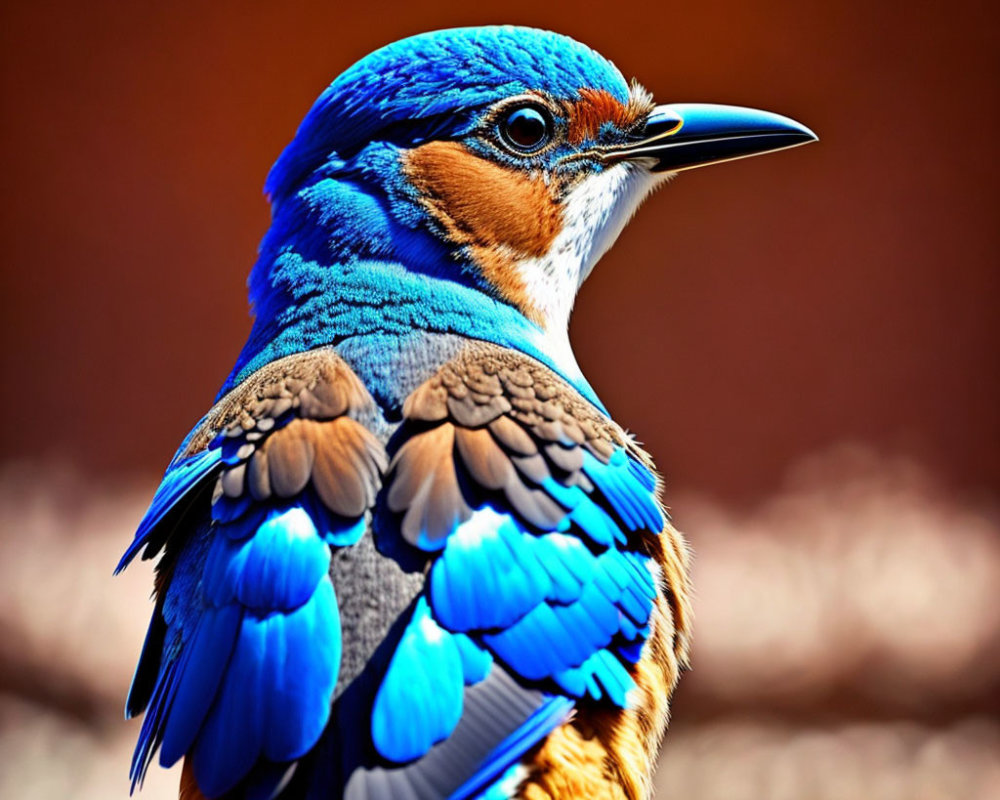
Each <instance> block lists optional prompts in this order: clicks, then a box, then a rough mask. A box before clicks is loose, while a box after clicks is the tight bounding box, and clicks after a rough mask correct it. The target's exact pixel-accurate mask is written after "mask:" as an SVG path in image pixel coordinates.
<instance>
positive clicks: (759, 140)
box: [603, 103, 818, 172]
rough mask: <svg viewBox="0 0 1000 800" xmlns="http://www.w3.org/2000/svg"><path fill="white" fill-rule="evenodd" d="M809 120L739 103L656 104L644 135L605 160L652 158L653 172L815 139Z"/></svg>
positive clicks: (608, 153) (613, 150) (611, 150)
mask: <svg viewBox="0 0 1000 800" xmlns="http://www.w3.org/2000/svg"><path fill="white" fill-rule="evenodd" d="M817 138H818V137H817V136H816V134H815V133H813V132H812V131H811V130H809V129H808V128H807V127H806V126H805V125H802V124H800V123H798V122H796V121H795V120H793V119H789V118H788V117H782V116H781V115H779V114H772V113H770V112H768V111H758V110H757V109H754V108H742V107H740V106H722V105H709V104H705V103H675V104H672V105H664V106H657V107H656V108H654V109H653V110H652V112H650V114H649V116H648V117H647V118H646V127H645V128H644V130H643V131H642V132H641V133H640V135H639V138H638V139H636V140H634V141H632V142H629V143H627V144H625V145H620V146H616V147H611V148H608V149H607V150H605V151H604V153H603V156H604V160H605V161H608V162H617V161H624V160H629V161H632V160H638V159H649V160H651V161H653V162H654V164H653V166H652V167H651V169H652V170H653V172H678V171H680V170H684V169H692V168H694V167H703V166H705V165H707V164H717V163H719V162H720V161H731V160H733V159H736V158H746V157H747V156H755V155H759V154H760V153H768V152H771V151H772V150H784V149H785V148H787V147H796V146H798V145H800V144H808V143H809V142H815V141H816V140H817Z"/></svg>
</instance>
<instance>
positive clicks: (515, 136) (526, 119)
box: [500, 106, 552, 153]
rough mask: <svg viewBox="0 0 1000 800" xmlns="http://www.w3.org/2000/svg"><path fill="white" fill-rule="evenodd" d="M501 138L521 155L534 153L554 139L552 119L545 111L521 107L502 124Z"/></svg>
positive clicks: (511, 113) (512, 112)
mask: <svg viewBox="0 0 1000 800" xmlns="http://www.w3.org/2000/svg"><path fill="white" fill-rule="evenodd" d="M500 136H501V137H502V138H503V140H504V142H505V143H506V144H508V145H510V147H512V148H513V149H514V150H517V151H518V152H520V153H532V152H534V151H535V150H538V149H539V148H541V147H543V146H544V145H545V144H547V143H548V141H549V139H550V138H551V137H552V118H551V117H550V116H549V115H548V112H546V111H545V110H544V109H540V108H536V107H535V106H521V107H520V108H517V109H515V110H514V111H511V112H510V113H509V114H507V116H506V117H504V118H503V120H501V122H500Z"/></svg>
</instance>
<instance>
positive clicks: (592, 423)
mask: <svg viewBox="0 0 1000 800" xmlns="http://www.w3.org/2000/svg"><path fill="white" fill-rule="evenodd" d="M813 139H815V137H814V136H813V134H812V133H811V132H810V131H809V130H807V129H806V128H804V127H803V126H801V125H799V124H798V123H796V122H793V121H791V120H789V119H786V118H784V117H780V116H777V115H774V114H769V113H765V112H761V111H754V110H750V109H743V108H735V107H729V106H713V105H695V104H691V105H686V104H680V105H660V106H657V105H654V104H653V102H652V101H651V100H650V97H649V95H648V94H647V93H646V92H645V91H644V90H643V89H641V88H640V87H639V86H638V85H636V84H632V85H631V86H630V85H629V84H628V83H627V82H626V81H625V80H624V78H623V77H622V75H621V73H620V72H619V71H618V70H617V69H616V68H615V67H614V66H613V65H612V64H611V63H610V62H608V61H607V60H605V59H604V58H602V57H601V56H600V55H598V54H597V53H595V52H594V51H592V50H590V49H589V48H587V47H585V46H583V45H581V44H579V43H577V42H575V41H573V40H571V39H569V38H566V37H564V36H559V35H556V34H553V33H548V32H544V31H538V30H531V29H526V28H515V27H484V28H466V29H458V30H447V31H439V32H435V33H429V34H425V35H420V36H415V37H413V38H409V39H406V40H403V41H400V42H396V43H395V44H391V45H389V46H387V47H385V48H383V49H381V50H378V51H377V52H375V53H373V54H371V55H369V56H367V57H366V58H364V59H362V60H361V61H359V62H358V63H357V64H355V65H354V66H352V67H350V68H349V69H348V70H347V71H346V72H344V73H343V74H342V75H341V76H340V77H338V78H337V79H336V80H335V81H334V82H333V83H332V84H331V85H330V87H329V88H328V89H327V90H326V91H324V92H323V94H322V95H321V96H320V98H319V99H318V100H317V102H316V104H315V105H314V106H313V108H312V110H311V111H310V112H309V113H308V115H307V116H306V118H305V120H304V121H303V123H302V125H301V126H300V127H299V130H298V132H297V133H296V135H295V138H294V139H293V140H292V143H291V144H290V145H289V146H288V148H287V149H286V150H285V151H284V152H283V153H282V155H281V157H280V158H279V159H278V161H277V163H276V164H275V166H274V168H273V169H272V171H271V173H270V175H269V177H268V180H267V185H266V190H267V193H268V195H269V197H270V200H271V204H272V224H271V227H270V230H269V231H268V232H267V234H266V236H265V237H264V240H263V242H262V244H261V247H260V253H259V259H258V260H257V263H256V265H255V266H254V268H253V271H252V272H251V275H250V279H249V287H250V300H251V302H252V305H253V309H254V312H255V321H254V323H253V328H252V331H251V333H250V336H249V340H248V342H247V344H246V346H245V347H244V349H243V351H242V353H241V354H240V356H239V359H238V360H237V363H236V366H235V368H234V369H233V372H232V374H231V375H230V377H229V379H228V380H227V381H226V382H225V384H224V385H223V387H222V389H221V391H220V393H219V397H218V400H217V402H216V404H215V406H214V407H213V408H212V409H211V410H210V411H209V412H208V414H207V415H206V416H205V417H204V418H203V419H202V420H201V421H200V422H199V423H198V424H197V425H196V426H195V428H194V430H193V431H192V432H191V433H190V434H189V435H188V437H187V439H186V440H185V441H184V442H183V444H182V445H181V447H180V449H179V450H178V452H177V454H176V455H175V456H174V459H173V461H171V463H170V465H169V467H168V468H167V471H166V475H165V476H164V478H163V482H162V484H161V486H160V488H159V490H158V491H157V492H156V494H155V496H154V498H153V501H152V504H151V506H150V508H149V511H148V512H147V513H146V515H145V517H144V518H143V520H142V522H141V524H140V526H139V530H138V532H137V533H136V536H135V540H134V542H133V543H132V544H131V546H130V547H129V548H128V551H127V552H126V553H125V555H124V557H123V558H122V561H121V564H120V565H119V569H121V568H123V567H124V566H125V565H126V564H128V563H129V561H131V560H132V559H133V558H134V557H135V556H136V555H137V554H139V553H142V555H143V557H144V558H152V557H154V556H156V555H158V554H161V555H160V560H159V563H158V565H157V569H156V582H155V583H156V589H155V609H154V611H153V616H152V621H151V623H150V625H149V631H148V634H147V636H146V641H145V644H144V645H143V648H142V654H141V656H140V659H139V664H138V667H137V669H136V673H135V678H134V680H133V683H132V687H131V690H130V693H129V696H128V701H127V708H126V710H127V714H128V715H129V716H132V715H136V714H139V713H141V712H143V711H145V718H144V720H143V723H142V728H141V732H140V733H139V742H138V745H137V747H136V751H135V756H134V759H133V762H132V780H133V788H134V787H135V785H136V784H138V783H140V782H141V781H142V779H143V776H144V774H145V772H146V770H147V767H148V766H149V764H150V762H151V761H152V759H153V758H154V756H155V754H156V752H157V751H159V760H160V763H161V764H163V765H164V766H169V765H172V764H174V763H175V762H177V761H178V760H180V759H183V760H184V767H183V771H182V773H181V789H180V796H181V797H182V798H186V800H195V798H210V799H212V800H214V799H215V798H228V799H231V800H236V799H237V798H239V800H266V798H317V799H318V798H339V797H345V798H350V799H351V800H376V799H379V800H436V799H437V798H488V800H499V799H500V798H513V797H518V798H528V799H529V800H544V799H545V798H548V799H550V800H555V799H556V798H558V799H560V800H564V799H565V798H642V797H646V796H648V795H649V793H650V773H651V770H652V765H653V762H654V760H655V754H656V750H657V746H658V743H659V740H660V737H661V735H662V733H663V730H664V728H665V726H666V719H667V712H668V702H669V697H670V694H671V691H672V689H673V687H674V684H675V682H676V680H677V677H678V673H679V672H680V670H681V669H683V667H684V666H685V663H686V659H687V646H688V639H689V635H690V622H691V614H690V607H689V592H688V578H687V568H686V564H687V556H686V552H685V546H684V542H683V540H682V538H681V536H680V535H679V534H678V533H677V532H676V531H675V530H674V529H673V528H672V527H671V525H670V524H669V522H668V521H667V517H666V514H665V512H664V509H663V506H662V505H661V503H660V482H659V480H658V478H657V476H656V473H655V472H654V470H653V465H652V462H651V460H650V458H649V457H648V456H647V455H646V454H645V453H644V452H643V451H642V450H641V449H640V448H639V446H638V445H637V444H636V443H635V441H633V439H632V438H631V437H630V436H629V435H628V434H626V433H625V431H624V430H623V429H622V428H621V427H620V426H619V425H618V424H617V423H616V422H614V421H613V420H612V419H611V418H610V417H609V416H608V413H607V411H606V410H605V408H604V406H602V405H601V402H600V401H599V400H598V398H597V396H596V394H595V393H594V391H593V390H592V389H591V387H590V386H589V385H588V384H587V382H586V380H585V379H584V378H583V376H582V374H581V373H580V370H579V368H578V366H577V364H576V361H575V359H574V357H573V353H572V350H571V349H570V345H569V339H568V336H567V323H568V320H569V315H570V309H571V307H572V305H573V299H574V296H575V294H576V292H577V290H578V289H579V287H580V284H581V283H582V282H583V281H584V279H585V278H586V277H587V275H588V274H589V272H590V270H591V269H592V268H593V266H594V264H595V263H596V262H597V260H598V259H599V258H600V257H601V255H602V254H603V253H604V252H605V251H606V250H607V249H608V248H609V247H610V246H611V244H612V243H613V242H614V240H615V238H616V236H617V235H618V233H619V232H620V231H621V229H622V227H623V226H624V225H625V223H626V222H627V221H628V219H629V217H630V215H631V214H632V213H633V211H634V210H635V209H636V207H637V206H638V205H639V203H640V202H641V201H642V200H643V198H645V197H646V196H647V195H648V194H649V193H650V192H651V191H652V190H653V189H654V188H655V187H657V186H658V185H660V184H661V183H663V182H664V181H665V180H666V179H667V178H668V177H669V176H670V175H672V174H673V173H674V172H677V171H680V170H684V169H688V168H690V167H696V166H700V165H703V164H708V163H714V162H718V161H723V160H728V159H733V158H739V157H743V156H748V155H753V154H756V153H762V152H765V151H770V150H777V149H780V148H785V147H791V146H793V145H797V144H802V143H805V142H808V141H812V140H813Z"/></svg>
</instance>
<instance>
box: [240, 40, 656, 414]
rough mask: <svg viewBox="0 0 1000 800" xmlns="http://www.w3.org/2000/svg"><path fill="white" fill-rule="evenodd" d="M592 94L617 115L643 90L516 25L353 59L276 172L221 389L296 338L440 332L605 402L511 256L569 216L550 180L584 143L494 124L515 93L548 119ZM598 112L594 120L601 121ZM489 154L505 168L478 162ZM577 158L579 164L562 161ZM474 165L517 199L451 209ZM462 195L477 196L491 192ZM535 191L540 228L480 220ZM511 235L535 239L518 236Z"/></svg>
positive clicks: (566, 45)
mask: <svg viewBox="0 0 1000 800" xmlns="http://www.w3.org/2000/svg"><path fill="white" fill-rule="evenodd" d="M588 92H589V93H591V95H590V96H591V97H599V98H601V99H602V100H603V101H604V102H605V104H608V105H609V106H611V107H613V108H615V109H618V110H619V116H621V115H622V112H621V109H625V108H626V107H629V104H630V102H632V99H633V94H630V90H629V87H628V84H627V83H626V81H625V79H624V78H623V77H622V75H621V73H620V72H619V71H618V70H617V69H616V68H615V67H614V66H613V65H612V64H611V63H610V62H609V61H607V60H606V59H605V58H603V57H602V56H600V55H598V54H597V53H596V52H594V51H593V50H591V49H590V48H588V47H586V46H584V45H582V44H579V43H578V42H575V41H573V40H572V39H569V38H568V37H565V36H560V35H557V34H554V33H549V32H546V31H539V30H532V29H527V28H516V27H510V26H504V27H486V28H464V29H455V30H446V31H437V32H434V33H428V34H423V35H419V36H414V37H412V38H409V39H405V40H403V41H400V42H395V43H393V44H391V45H388V46H387V47H384V48H382V49H381V50H378V51H376V52H374V53H372V54H371V55H369V56H367V57H366V58H364V59H362V60H361V61H359V62H358V63H356V64H355V65H353V66H352V67H350V68H349V69H348V70H346V71H345V72H344V73H343V74H342V75H340V76H339V77H338V78H337V79H336V80H335V81H334V82H333V83H332V84H331V85H330V86H329V87H328V88H327V89H326V91H324V92H323V94H322V95H321V96H320V97H319V99H318V100H317V101H316V103H315V104H314V106H313V108H312V110H311V111H310V112H309V114H308V115H307V116H306V118H305V120H304V121H303V122H302V124H301V126H300V127H299V130H298V132H297V133H296V136H295V138H294V139H293V141H292V142H291V144H290V145H289V146H288V147H287V148H286V149H285V151H284V152H283V153H282V155H281V157H280V158H279V159H278V161H277V163H276V164H275V165H274V168H273V169H272V171H271V173H270V175H269V177H268V180H267V184H266V191H267V193H268V195H269V196H270V198H271V202H272V213H273V221H272V225H271V229H270V230H269V231H268V234H267V235H266V236H265V238H264V241H263V243H262V245H261V251H260V256H259V259H258V262H257V264H256V266H255V268H254V270H253V273H252V274H251V279H250V298H251V302H252V304H253V306H254V310H255V313H256V321H255V325H254V329H253V332H252V333H251V337H250V340H249V342H248V344H247V346H246V348H245V349H244V351H243V353H242V354H241V357H240V359H239V361H238V363H237V366H236V369H235V370H234V372H233V374H232V375H231V377H230V380H229V381H228V382H227V384H226V386H225V387H224V391H225V390H227V389H228V388H230V387H231V386H232V385H233V384H234V383H236V382H238V381H239V380H240V379H241V378H242V377H244V376H245V375H247V374H249V372H251V371H252V370H253V369H255V368H257V367H259V366H261V365H262V364H263V363H266V362H267V361H269V360H271V359H273V358H276V357H280V356H282V355H287V354H288V353H290V352H294V351H297V350H302V349H307V348H310V347H316V346H319V345H322V344H332V343H337V342H341V341H343V340H345V339H348V338H352V337H358V336H375V335H383V336H385V335H387V336H393V337H399V336H406V335H410V334H411V333H412V332H413V331H415V330H429V331H439V332H444V333H454V334H458V335H462V336H470V337H475V338H485V339H488V340H492V341H496V342H497V343H499V344H503V345H507V346H511V347H516V348H517V349H520V350H523V351H525V352H528V353H529V354H531V355H534V356H536V357H539V358H541V359H542V360H544V361H546V362H547V363H549V364H550V365H551V366H553V367H555V368H556V369H557V370H558V371H560V372H561V373H562V374H563V375H564V376H565V377H567V378H568V379H569V380H571V381H573V382H574V383H576V384H577V385H578V387H579V388H581V390H583V391H584V392H585V393H586V394H587V395H588V396H590V397H591V399H594V400H596V398H594V397H593V394H592V392H591V391H590V390H589V387H587V386H586V383H585V381H583V379H582V376H581V375H580V374H579V370H578V368H577V367H576V364H575V361H573V358H572V355H571V353H570V351H569V348H568V344H563V343H562V340H564V339H565V320H559V321H556V322H555V324H554V326H553V327H554V330H555V331H556V334H555V335H556V336H557V338H559V339H560V344H559V346H557V347H552V346H550V345H549V344H547V341H546V340H547V337H550V336H551V334H550V332H549V331H547V330H546V323H547V322H549V320H547V319H545V318H543V315H542V314H541V313H540V312H537V309H536V307H535V305H533V304H532V303H531V298H530V297H529V295H530V292H529V291H528V287H526V286H525V281H524V280H523V279H522V278H520V277H519V276H517V275H516V274H515V269H516V267H515V265H514V264H513V262H514V261H518V260H521V256H522V255H523V256H525V257H533V258H535V259H537V258H538V257H540V256H542V255H544V251H545V249H546V248H547V247H549V246H551V245H552V239H553V238H554V233H555V232H556V230H557V229H558V228H561V227H562V224H561V222H562V221H561V220H559V221H556V220H555V216H556V211H557V209H556V208H555V207H556V206H557V205H558V203H559V202H560V199H561V198H560V197H559V196H558V195H557V194H556V193H554V192H543V191H540V190H539V189H540V187H541V186H542V184H543V183H544V182H547V181H548V175H547V174H546V173H547V171H548V169H549V167H550V165H551V164H552V163H554V162H555V161H556V160H557V159H558V158H561V157H563V156H565V154H566V150H567V148H568V149H571V150H579V149H580V148H581V146H582V144H583V143H582V142H581V141H579V140H577V141H574V142H570V141H569V140H568V139H565V137H564V141H563V142H562V143H560V145H559V146H558V147H550V148H546V149H545V150H544V152H541V153H538V154H530V153H528V154H525V153H518V152H515V153H511V152H509V151H508V150H509V149H508V148H504V147H501V146H497V142H496V137H495V136H493V135H492V134H494V133H495V131H494V130H493V129H494V128H495V127H496V125H497V124H498V123H497V120H496V119H494V117H495V116H496V113H497V112H496V108H497V106H498V104H502V103H503V102H504V101H507V100H509V99H510V98H519V97H520V98H524V97H532V98H535V99H537V101H538V102H540V103H544V104H546V105H547V106H548V108H549V111H548V112H547V113H548V114H550V115H551V123H552V124H562V123H563V122H564V119H565V118H566V117H567V113H568V112H567V109H568V108H570V107H569V106H566V105H565V104H571V103H574V102H577V101H580V99H581V97H584V96H586V95H587V93H588ZM581 93H583V94H581ZM633 105H634V103H633ZM643 110H646V109H645V107H644V105H643ZM597 113H600V112H599V110H598V111H597ZM591 116H593V114H592V115H591ZM633 116H635V117H636V119H637V118H638V116H639V112H638V111H636V113H635V114H633ZM633 121H634V120H633ZM584 122H587V121H586V120H584ZM581 124H583V123H581ZM587 124H589V125H590V127H591V128H592V129H593V130H592V133H593V134H594V135H595V136H597V135H599V133H600V131H601V126H600V125H599V124H598V125H596V126H594V125H593V124H591V123H590V122H587ZM433 143H453V144H455V145H456V146H458V147H460V150H459V149H455V150H452V151H448V152H446V153H445V152H438V153H437V155H438V156H442V155H444V156H446V158H445V159H444V160H443V161H442V159H441V158H440V157H439V158H436V159H434V158H431V159H427V158H423V159H422V163H421V165H419V168H418V166H415V165H416V162H417V161H418V160H419V159H417V158H416V157H415V156H414V154H417V153H426V154H427V155H434V154H433V153H431V152H430V150H429V149H428V148H427V146H428V145H429V144H433ZM424 162H427V163H424ZM487 165H489V166H493V167H496V168H497V169H493V170H488V171H484V169H481V168H484V167H485V166H487ZM584 166H586V164H585V163H584V162H580V163H579V164H572V165H571V169H570V170H569V172H570V173H579V172H580V171H581V169H580V168H581V167H584ZM497 170H502V171H497ZM463 172H465V173H469V174H470V176H471V177H472V181H471V184H472V185H469V184H466V186H465V188H466V189H475V187H476V186H478V187H480V189H481V190H482V192H484V193H487V194H488V195H489V196H490V197H493V198H504V197H508V198H509V200H508V201H507V203H508V205H507V206H505V207H503V208H499V209H497V208H492V207H489V208H488V207H483V208H481V209H473V213H472V215H471V217H470V218H469V219H457V218H456V214H454V213H450V212H449V210H448V209H447V208H442V207H441V205H442V204H441V203H440V202H439V203H437V207H435V203H434V200H433V198H434V197H437V198H438V200H440V199H441V196H442V195H444V194H449V193H450V194H451V195H454V192H455V189H456V188H457V187H456V183H455V180H457V179H458V178H460V177H461V175H462V173H463ZM453 178H454V179H453ZM525 179H527V180H529V181H531V185H530V187H527V188H526V185H525V184H524V180H525ZM508 181H515V182H517V181H520V183H519V184H518V185H517V186H514V187H513V188H514V189H516V190H519V191H508V187H507V186H506V185H505V184H506V183H507V182H508ZM568 185H569V184H567V186H568ZM468 197H469V198H470V202H471V203H472V204H473V205H475V204H476V203H480V205H482V203H481V201H482V199H483V197H482V195H478V196H477V193H476V192H475V191H472V192H470V193H469V195H468ZM524 198H528V200H529V202H530V203H533V204H535V205H537V204H541V205H542V206H544V207H543V208H541V209H539V208H522V209H521V210H520V213H521V214H523V215H524V218H525V219H532V220H537V219H539V218H545V219H548V220H549V222H548V227H547V229H546V230H545V231H542V232H539V231H537V230H535V229H533V228H532V229H529V230H526V231H521V230H517V228H518V225H517V224H516V223H515V224H513V225H509V226H508V227H510V228H512V231H506V232H497V231H490V230H482V231H477V230H475V228H477V227H479V228H483V229H485V228H489V227H490V226H491V225H493V222H495V220H496V219H501V220H503V218H504V217H505V215H506V216H509V212H510V208H509V204H510V203H511V202H513V203H519V202H521V201H522V200H523V199H524ZM447 203H450V204H451V205H453V206H455V205H462V203H463V199H462V198H456V197H454V196H451V197H449V198H447ZM447 203H446V204H447ZM477 215H478V218H476V217H477ZM465 216H466V217H469V214H466V215H465ZM491 220H492V221H491ZM508 222H509V220H508ZM521 227H524V226H521ZM536 227H537V226H536ZM456 229H458V230H456ZM518 237H520V239H522V240H525V241H520V242H515V243H514V246H513V247H512V246H511V241H513V240H516V239H517V238H518ZM531 237H534V239H537V240H539V241H538V243H537V244H536V243H535V242H534V240H532V241H530V242H528V241H527V240H528V239H531ZM480 239H485V241H479V240H480ZM526 242H527V243H526ZM512 250H513V251H516V252H514V256H515V257H514V258H508V257H506V256H505V258H504V259H503V261H504V262H506V263H498V262H499V261H500V259H498V258H497V257H496V254H497V253H505V254H509V253H510V252H511V251H512ZM521 251H523V252H521ZM542 289H543V292H544V293H551V292H552V287H542ZM575 289H576V283H574V285H573V286H572V289H571V290H568V291H567V294H568V295H569V296H568V297H567V298H566V300H567V302H568V303H571V302H572V295H573V293H574V292H575ZM536 312H537V313H536ZM566 315H567V316H568V305H567V307H566Z"/></svg>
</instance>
